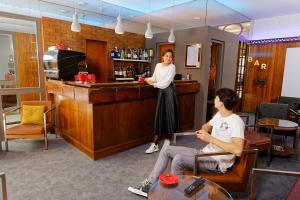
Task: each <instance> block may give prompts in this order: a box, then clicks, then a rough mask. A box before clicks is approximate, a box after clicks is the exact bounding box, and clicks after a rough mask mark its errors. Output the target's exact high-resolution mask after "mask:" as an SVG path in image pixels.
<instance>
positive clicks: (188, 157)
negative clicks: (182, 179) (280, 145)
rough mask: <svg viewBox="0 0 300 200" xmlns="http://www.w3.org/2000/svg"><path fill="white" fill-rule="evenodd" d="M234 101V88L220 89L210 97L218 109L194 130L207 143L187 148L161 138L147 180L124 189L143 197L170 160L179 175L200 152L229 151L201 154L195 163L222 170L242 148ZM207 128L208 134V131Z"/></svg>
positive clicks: (201, 167) (208, 169)
mask: <svg viewBox="0 0 300 200" xmlns="http://www.w3.org/2000/svg"><path fill="white" fill-rule="evenodd" d="M237 102H238V96H237V94H236V92H235V91H233V90H231V89H228V88H222V89H219V90H218V91H217V92H216V97H215V100H214V104H215V107H216V108H217V110H218V112H217V113H216V114H215V116H214V117H213V118H212V119H211V120H210V121H209V122H208V123H206V124H204V125H203V126H202V128H201V130H198V131H196V132H195V134H196V137H197V138H198V139H200V140H202V141H204V142H207V143H208V144H207V145H206V146H205V147H204V148H203V149H202V150H198V149H193V148H188V147H180V146H170V142H169V141H168V140H166V141H165V143H164V145H163V148H162V150H161V152H160V153H159V156H158V159H157V161H156V163H155V165H154V168H153V170H152V172H151V174H150V175H149V177H148V178H147V179H145V180H144V181H143V182H142V183H141V184H139V185H138V186H136V187H129V188H128V190H129V191H131V192H133V193H135V194H138V195H142V196H145V197H147V194H148V191H149V189H150V187H151V185H152V183H154V182H155V181H157V180H158V177H159V175H160V174H161V173H163V172H164V171H165V170H166V168H167V165H168V162H169V160H172V163H171V173H174V174H177V175H182V174H183V170H184V169H185V168H189V169H193V166H194V160H195V155H196V154H199V153H201V152H203V153H212V152H223V151H225V152H230V153H232V154H234V155H222V156H211V157H202V158H200V160H199V162H200V164H199V170H204V171H217V172H220V173H225V172H226V170H227V169H228V168H230V167H231V166H232V165H233V164H234V161H235V156H240V155H241V154H242V151H243V147H244V128H245V125H244V122H243V120H242V119H241V118H240V117H239V116H238V115H236V114H234V113H233V111H232V110H233V108H234V107H235V106H236V104H237ZM210 131H211V134H209V133H208V132H210Z"/></svg>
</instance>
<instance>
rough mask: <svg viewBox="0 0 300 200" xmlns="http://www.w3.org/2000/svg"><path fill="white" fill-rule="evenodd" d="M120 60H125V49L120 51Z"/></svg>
mask: <svg viewBox="0 0 300 200" xmlns="http://www.w3.org/2000/svg"><path fill="white" fill-rule="evenodd" d="M121 59H125V49H122V50H121Z"/></svg>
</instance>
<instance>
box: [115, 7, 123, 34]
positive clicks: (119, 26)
mask: <svg viewBox="0 0 300 200" xmlns="http://www.w3.org/2000/svg"><path fill="white" fill-rule="evenodd" d="M119 5H120V4H119ZM115 33H116V34H124V27H123V22H122V17H121V15H120V6H119V16H118V17H117V24H116V26H115Z"/></svg>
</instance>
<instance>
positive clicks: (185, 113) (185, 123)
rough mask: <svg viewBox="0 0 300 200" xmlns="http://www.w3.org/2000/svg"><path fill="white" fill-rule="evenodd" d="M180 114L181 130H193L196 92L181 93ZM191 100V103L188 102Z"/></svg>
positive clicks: (179, 98) (179, 97)
mask: <svg viewBox="0 0 300 200" xmlns="http://www.w3.org/2000/svg"><path fill="white" fill-rule="evenodd" d="M178 101H179V115H180V129H181V131H188V130H192V129H193V127H194V116H195V94H188V95H179V96H178ZM186 102H189V103H186Z"/></svg>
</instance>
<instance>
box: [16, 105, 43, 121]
mask: <svg viewBox="0 0 300 200" xmlns="http://www.w3.org/2000/svg"><path fill="white" fill-rule="evenodd" d="M44 111H45V106H44V105H37V106H32V105H23V106H22V121H21V124H23V125H31V124H43V122H44V119H43V113H44Z"/></svg>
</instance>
